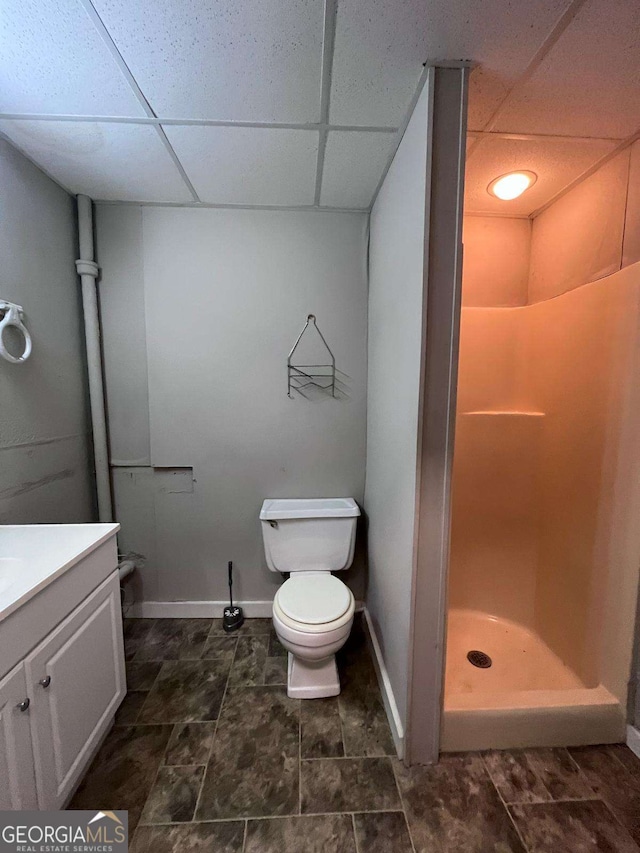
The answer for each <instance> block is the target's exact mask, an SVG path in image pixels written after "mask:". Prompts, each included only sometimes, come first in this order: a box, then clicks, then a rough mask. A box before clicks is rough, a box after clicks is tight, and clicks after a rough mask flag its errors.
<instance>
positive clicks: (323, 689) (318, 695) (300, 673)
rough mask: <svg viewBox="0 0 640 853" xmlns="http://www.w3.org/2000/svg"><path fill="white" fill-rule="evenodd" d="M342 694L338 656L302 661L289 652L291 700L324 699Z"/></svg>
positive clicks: (288, 694)
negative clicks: (337, 662)
mask: <svg viewBox="0 0 640 853" xmlns="http://www.w3.org/2000/svg"><path fill="white" fill-rule="evenodd" d="M339 693H340V679H339V678H338V667H337V666H336V656H335V655H331V657H330V658H325V659H324V660H301V659H300V658H297V657H295V656H294V655H292V654H291V652H289V665H288V675H287V696H289V697H290V698H291V699H324V698H326V697H327V696H337V695H338V694H339Z"/></svg>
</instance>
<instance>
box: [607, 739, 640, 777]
mask: <svg viewBox="0 0 640 853" xmlns="http://www.w3.org/2000/svg"><path fill="white" fill-rule="evenodd" d="M609 749H610V750H611V753H612V754H613V755H614V756H615V758H617V759H618V761H619V762H620V763H621V764H622V765H624V767H625V768H626V769H627V770H628V771H629V772H630V773H631V774H632V775H633V776H640V758H638V756H637V755H635V753H633V752H632V751H631V750H630V749H629V747H628V746H627V745H626V743H614V744H611V745H610V746H609Z"/></svg>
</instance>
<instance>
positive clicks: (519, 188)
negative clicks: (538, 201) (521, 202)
mask: <svg viewBox="0 0 640 853" xmlns="http://www.w3.org/2000/svg"><path fill="white" fill-rule="evenodd" d="M537 180H538V176H537V175H536V173H535V172H527V171H521V172H509V174H508V175H501V176H500V177H499V178H496V179H495V181H491V183H490V184H489V186H488V187H487V192H488V193H491V195H494V196H495V197H496V198H499V199H500V200H501V201H511V200H512V199H514V198H518V196H520V195H522V193H523V192H524V191H525V190H528V189H529V187H532V186H533V185H534V184H535V182H536V181H537Z"/></svg>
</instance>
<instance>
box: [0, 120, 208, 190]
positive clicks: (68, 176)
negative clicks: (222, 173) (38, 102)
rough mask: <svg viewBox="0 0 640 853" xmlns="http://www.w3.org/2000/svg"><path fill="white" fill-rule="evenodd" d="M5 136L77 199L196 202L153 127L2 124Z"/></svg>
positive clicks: (15, 122) (101, 124)
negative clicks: (80, 195) (76, 195)
mask: <svg viewBox="0 0 640 853" xmlns="http://www.w3.org/2000/svg"><path fill="white" fill-rule="evenodd" d="M0 131H1V132H3V133H5V134H6V135H7V137H8V138H9V139H10V140H12V141H13V142H15V144H16V145H17V146H18V148H20V149H22V150H23V151H24V152H25V153H26V154H27V155H28V156H29V157H31V158H32V159H33V160H34V161H35V162H36V163H38V165H40V166H42V168H43V169H46V171H47V172H49V174H50V175H51V176H52V177H54V178H55V179H56V180H58V181H59V182H60V183H61V184H62V185H63V186H65V187H67V189H69V190H70V191H71V192H73V193H85V194H86V195H89V196H91V197H92V198H94V199H105V200H107V199H108V200H120V201H167V202H188V201H192V196H191V193H190V192H189V191H188V189H187V187H186V185H185V184H184V182H183V180H182V178H181V177H180V173H179V172H178V170H177V168H176V166H175V164H174V162H173V160H172V159H171V157H170V156H169V154H168V153H167V150H166V148H165V147H164V145H163V143H162V141H161V140H160V137H159V136H158V133H157V131H156V130H155V128H153V127H150V126H149V125H136V124H116V123H107V122H101V123H94V122H71V121H8V120H2V121H0Z"/></svg>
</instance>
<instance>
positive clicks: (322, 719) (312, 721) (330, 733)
mask: <svg viewBox="0 0 640 853" xmlns="http://www.w3.org/2000/svg"><path fill="white" fill-rule="evenodd" d="M343 755H344V745H343V743H342V725H341V723H340V712H339V710H338V700H337V697H332V698H330V699H311V700H308V701H304V702H303V703H302V705H301V706H300V756H301V757H302V758H339V757H341V756H343Z"/></svg>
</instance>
